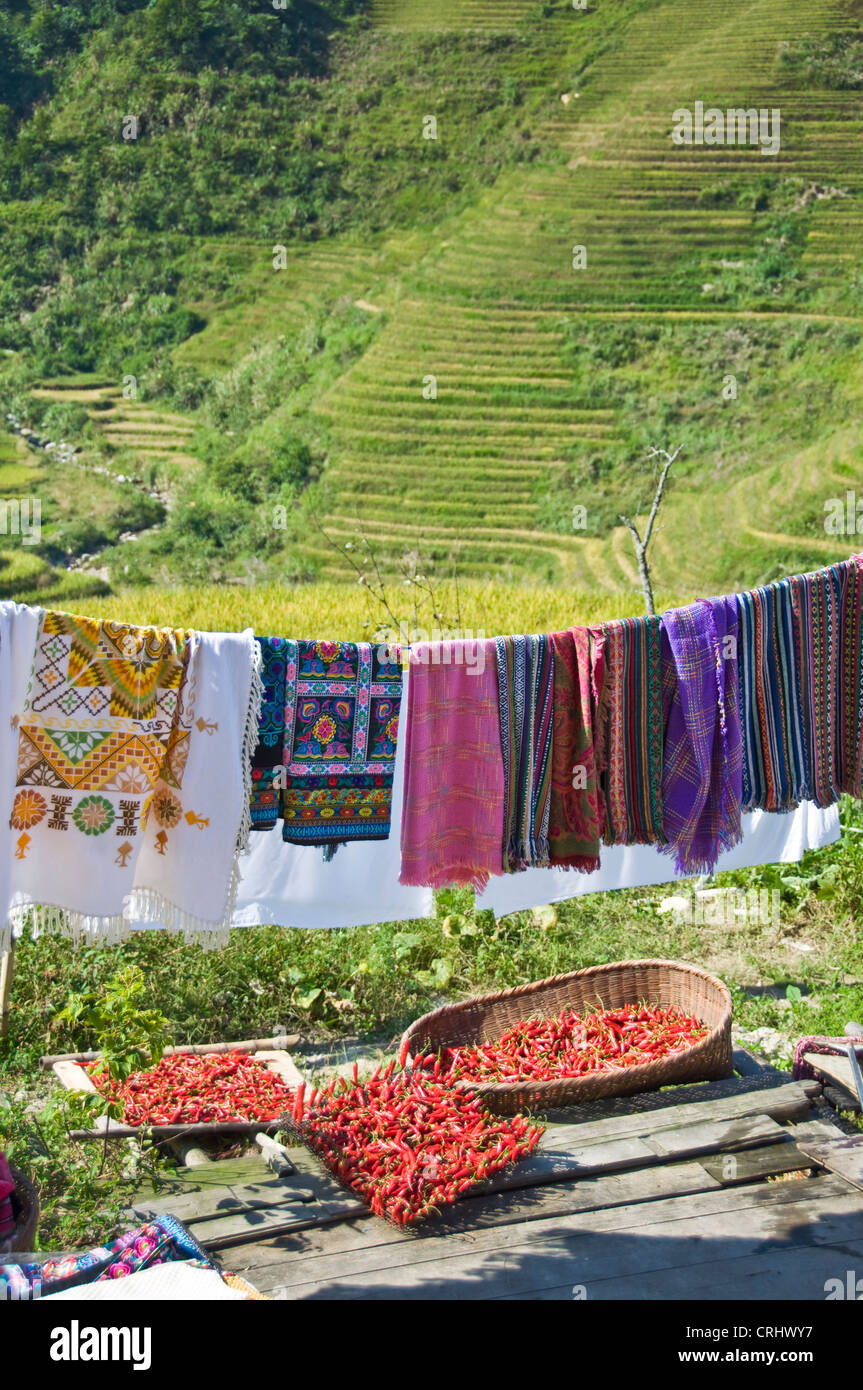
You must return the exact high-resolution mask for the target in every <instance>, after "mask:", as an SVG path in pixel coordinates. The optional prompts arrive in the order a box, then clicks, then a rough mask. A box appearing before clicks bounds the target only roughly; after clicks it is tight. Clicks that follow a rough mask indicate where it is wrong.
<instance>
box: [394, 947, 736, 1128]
mask: <svg viewBox="0 0 863 1390" xmlns="http://www.w3.org/2000/svg"><path fill="white" fill-rule="evenodd" d="M641 1000H644V1001H645V1002H647V1003H648V1004H659V1005H661V1006H662V1007H663V1008H666V1007H667V1006H668V1005H669V1004H677V1005H678V1006H679V1008H681V1009H682V1010H683V1012H684V1013H686V1014H694V1016H695V1017H696V1018H698V1019H700V1020H701V1022H702V1023H705V1024H706V1025H707V1027H708V1029H709V1031H708V1033H707V1035H706V1036H705V1037H704V1038H702V1039H701V1040H700V1042H697V1043H695V1045H694V1046H693V1047H690V1048H687V1050H686V1051H685V1052H682V1053H680V1054H679V1055H678V1056H675V1057H662V1058H660V1059H659V1060H658V1061H656V1062H646V1063H644V1065H643V1066H638V1067H626V1068H621V1070H620V1071H611V1072H593V1073H591V1074H590V1075H588V1076H574V1077H563V1078H560V1079H554V1080H551V1081H531V1082H524V1083H522V1082H518V1081H508V1082H501V1083H499V1084H489V1083H488V1082H480V1083H477V1084H473V1083H470V1082H460V1083H459V1085H460V1086H462V1087H463V1088H464V1089H465V1090H469V1091H472V1092H474V1093H475V1094H478V1095H481V1096H482V1097H483V1099H484V1101H485V1103H486V1105H487V1106H488V1108H489V1109H490V1110H494V1111H496V1112H497V1113H498V1114H502V1115H514V1114H515V1113H516V1112H517V1111H519V1110H531V1111H533V1112H534V1113H537V1112H541V1111H542V1110H544V1109H551V1108H555V1107H559V1106H567V1105H577V1104H578V1103H579V1101H585V1100H596V1099H598V1098H599V1097H601V1096H624V1095H633V1094H635V1093H636V1092H638V1091H655V1090H658V1089H659V1087H660V1086H668V1085H671V1084H672V1083H680V1082H684V1081H711V1080H714V1079H715V1078H718V1077H723V1076H731V1074H732V1072H733V1066H732V1060H731V995H730V993H729V992H728V989H727V988H726V986H725V985H724V984H723V983H722V981H721V980H717V979H716V977H715V976H713V975H708V974H707V972H706V971H705V970H699V969H698V968H697V966H694V965H683V964H681V963H680V962H677V961H670V960H629V961H619V962H616V963H615V964H612V965H595V966H591V967H590V969H588V970H575V971H573V972H572V973H571V974H569V975H555V976H553V977H552V978H551V979H548V980H537V981H536V982H535V983H533V984H529V985H518V986H516V987H515V988H514V989H505V990H501V991H500V993H498V994H484V995H481V996H479V997H478V998H476V999H467V1000H465V1001H464V1003H461V1004H448V1005H446V1007H444V1008H442V1009H435V1010H434V1012H433V1013H429V1014H425V1015H424V1016H423V1017H422V1018H418V1019H417V1020H416V1022H415V1023H412V1024H411V1026H410V1027H409V1028H408V1029H407V1031H406V1032H405V1034H404V1037H403V1039H402V1042H403V1043H404V1042H405V1040H406V1041H407V1044H408V1048H409V1050H410V1052H411V1053H417V1052H427V1051H434V1052H436V1051H437V1050H438V1049H439V1048H444V1047H459V1046H465V1045H470V1044H472V1043H478V1042H491V1041H493V1040H494V1039H495V1038H499V1037H500V1035H501V1033H503V1032H505V1030H506V1029H507V1028H510V1027H511V1026H512V1025H513V1024H514V1023H517V1022H518V1021H519V1020H520V1019H527V1018H537V1017H544V1018H547V1017H549V1016H552V1015H554V1014H558V1013H560V1011H561V1009H563V1008H565V1007H574V1008H576V1009H577V1010H578V1011H579V1012H580V1013H582V1012H584V1011H585V1010H588V1011H590V1010H591V1009H594V1008H597V1007H600V1008H606V1009H616V1008H622V1007H623V1005H625V1004H637V1003H639V1002H640V1001H641Z"/></svg>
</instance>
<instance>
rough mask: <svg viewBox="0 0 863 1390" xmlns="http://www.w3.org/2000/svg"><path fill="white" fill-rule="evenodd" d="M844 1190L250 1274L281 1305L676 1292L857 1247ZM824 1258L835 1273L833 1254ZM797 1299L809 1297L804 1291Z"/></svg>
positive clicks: (650, 1208) (773, 1190)
mask: <svg viewBox="0 0 863 1390" xmlns="http://www.w3.org/2000/svg"><path fill="white" fill-rule="evenodd" d="M852 1191H853V1189H850V1188H849V1187H848V1185H847V1184H845V1183H843V1182H841V1180H839V1179H836V1178H833V1177H826V1178H820V1179H817V1178H816V1179H808V1180H803V1181H800V1182H789V1183H777V1184H755V1185H749V1186H746V1187H742V1188H740V1187H732V1188H721V1189H719V1190H718V1191H717V1190H710V1191H706V1192H702V1193H698V1194H695V1195H692V1196H674V1197H672V1198H669V1199H663V1198H660V1199H658V1200H654V1201H650V1202H647V1203H642V1204H640V1205H638V1206H636V1207H632V1206H615V1207H611V1208H606V1209H603V1210H601V1211H598V1212H579V1213H578V1214H576V1215H566V1216H562V1217H554V1218H552V1219H551V1220H541V1221H537V1222H531V1223H530V1224H520V1225H506V1226H500V1227H494V1228H492V1229H489V1230H481V1231H477V1230H471V1231H470V1232H467V1233H464V1234H461V1233H458V1232H454V1233H450V1234H449V1235H448V1237H447V1238H446V1240H440V1239H434V1238H432V1239H426V1238H424V1237H419V1238H415V1239H414V1240H409V1241H404V1242H389V1243H388V1244H386V1245H377V1246H374V1247H372V1248H361V1249H358V1250H355V1251H347V1252H346V1251H339V1252H338V1254H335V1255H327V1254H325V1255H323V1256H320V1257H314V1256H310V1255H309V1254H308V1253H306V1255H305V1257H304V1258H303V1259H302V1260H297V1261H294V1262H293V1263H292V1264H291V1265H290V1266H289V1267H288V1268H287V1269H285V1270H284V1274H283V1275H282V1283H281V1284H280V1285H279V1284H278V1283H272V1282H271V1281H270V1280H268V1279H266V1278H262V1277H261V1276H262V1273H263V1271H262V1269H261V1268H259V1269H258V1270H257V1272H256V1279H255V1282H257V1283H258V1285H259V1286H260V1287H264V1288H271V1289H274V1290H278V1293H279V1295H280V1296H282V1297H287V1298H309V1297H321V1296H325V1297H327V1298H335V1299H342V1298H363V1299H370V1298H371V1299H380V1298H384V1299H389V1298H392V1297H399V1298H418V1299H425V1298H441V1297H446V1298H454V1297H457V1298H459V1299H477V1298H482V1299H485V1298H496V1297H511V1296H513V1295H516V1296H518V1295H526V1296H531V1295H535V1294H536V1293H537V1292H539V1291H542V1290H551V1289H555V1290H563V1289H568V1290H569V1292H568V1293H567V1294H565V1295H564V1294H560V1295H559V1296H566V1297H568V1298H572V1297H573V1292H572V1291H573V1288H574V1286H576V1285H584V1286H585V1287H586V1289H587V1292H588V1297H595V1296H598V1289H599V1284H600V1282H601V1281H602V1280H603V1279H606V1278H618V1277H620V1276H621V1275H623V1274H627V1273H629V1274H632V1275H633V1284H634V1286H636V1287H640V1288H641V1289H642V1290H646V1289H648V1288H649V1287H650V1286H651V1285H652V1286H653V1288H654V1290H655V1291H656V1294H657V1296H662V1294H661V1293H660V1292H659V1290H660V1289H661V1287H662V1285H661V1284H659V1283H658V1282H657V1281H658V1280H659V1278H660V1277H661V1276H667V1274H668V1273H669V1271H673V1272H674V1273H675V1277H676V1278H677V1279H678V1280H679V1286H680V1287H681V1289H685V1288H686V1286H687V1283H688V1282H691V1281H687V1280H686V1279H683V1278H681V1271H683V1270H686V1269H689V1270H690V1271H693V1270H694V1271H695V1272H696V1273H697V1272H698V1266H699V1265H703V1264H714V1265H715V1264H716V1263H717V1262H718V1261H732V1262H737V1261H741V1260H743V1259H746V1258H749V1257H751V1256H753V1255H757V1254H763V1253H764V1252H765V1250H767V1249H769V1248H777V1249H783V1248H784V1249H787V1248H791V1247H799V1246H802V1247H809V1246H811V1245H813V1244H819V1245H827V1244H836V1243H840V1242H842V1243H845V1242H852V1241H853V1242H857V1243H858V1244H859V1245H860V1248H861V1249H863V1204H861V1203H860V1201H859V1197H858V1195H857V1194H856V1192H854V1193H853V1196H849V1193H850V1192H852ZM831 1258H832V1263H833V1264H834V1265H835V1263H836V1258H837V1257H836V1253H835V1252H833V1253H832V1256H831ZM843 1258H844V1257H843ZM842 1268H844V1264H843V1265H842ZM834 1272H835V1271H834ZM726 1289H727V1283H726ZM665 1296H668V1295H667V1294H666V1295H665ZM681 1296H683V1295H681ZM726 1296H728V1294H727V1293H726ZM733 1296H738V1295H733ZM809 1296H810V1297H816V1296H818V1293H817V1292H816V1290H815V1288H813V1289H812V1290H811V1291H810V1294H809ZM821 1296H822V1297H823V1289H822V1291H821Z"/></svg>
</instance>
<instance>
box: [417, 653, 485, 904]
mask: <svg viewBox="0 0 863 1390" xmlns="http://www.w3.org/2000/svg"><path fill="white" fill-rule="evenodd" d="M503 834H504V776H503V760H502V757H501V733H500V716H499V713H498V685H497V667H496V657H495V648H494V643H493V642H491V641H488V642H486V641H456V642H438V643H428V642H422V643H419V644H418V645H417V646H415V647H412V648H411V655H410V681H409V684H408V703H407V721H406V729H405V800H404V809H403V812H402V826H401V848H402V861H401V862H402V868H401V882H402V883H404V884H410V885H415V886H417V887H431V888H446V887H448V886H449V885H451V884H461V885H463V886H467V887H471V886H472V887H476V888H480V889H481V888H482V887H483V886H484V885H485V884H486V883H487V882H488V877H489V874H499V873H502V872H503V860H502V849H503Z"/></svg>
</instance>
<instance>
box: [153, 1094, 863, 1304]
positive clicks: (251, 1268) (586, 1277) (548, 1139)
mask: <svg viewBox="0 0 863 1390" xmlns="http://www.w3.org/2000/svg"><path fill="white" fill-rule="evenodd" d="M777 1077H778V1079H776V1080H774V1082H773V1084H770V1085H768V1086H764V1085H762V1084H761V1083H762V1081H763V1079H764V1076H763V1073H762V1074H760V1075H757V1076H752V1077H749V1078H736V1079H735V1080H736V1081H738V1082H740V1083H741V1084H740V1085H737V1086H734V1087H733V1088H730V1087H729V1086H728V1083H726V1082H718V1083H713V1084H711V1086H710V1087H709V1088H708V1092H709V1093H707V1094H706V1093H705V1092H704V1090H702V1088H700V1087H692V1086H688V1087H678V1088H675V1091H674V1092H673V1093H670V1094H671V1095H672V1096H673V1099H674V1101H675V1103H674V1104H669V1103H666V1104H664V1105H661V1106H655V1107H649V1108H647V1109H645V1110H642V1109H639V1110H638V1111H634V1110H633V1108H632V1104H633V1102H632V1101H631V1100H630V1102H629V1110H628V1112H618V1113H614V1114H611V1115H608V1116H606V1117H605V1118H602V1119H599V1118H596V1117H595V1116H593V1117H590V1118H588V1117H585V1118H582V1119H580V1120H579V1121H578V1122H575V1123H574V1122H573V1111H569V1112H564V1113H565V1115H566V1120H567V1123H562V1124H555V1123H551V1124H550V1125H549V1126H548V1129H547V1131H546V1133H545V1135H544V1136H543V1139H542V1142H541V1145H540V1147H539V1149H538V1151H537V1153H536V1154H535V1155H533V1156H532V1157H531V1158H530V1159H529V1160H527V1161H526V1162H525V1163H523V1164H519V1165H516V1166H515V1167H514V1168H513V1169H512V1170H511V1171H510V1172H509V1173H506V1174H501V1175H498V1178H497V1179H496V1180H495V1181H494V1182H493V1183H490V1184H485V1185H484V1186H483V1188H482V1189H475V1190H474V1191H473V1192H472V1193H471V1194H470V1195H468V1196H467V1197H465V1199H463V1200H462V1201H461V1202H459V1203H458V1204H456V1205H455V1206H454V1207H452V1208H448V1209H446V1210H445V1211H444V1212H443V1213H442V1214H441V1215H440V1216H439V1217H438V1218H436V1219H434V1220H432V1221H429V1222H428V1223H426V1224H423V1225H422V1226H421V1227H419V1228H414V1229H411V1230H407V1231H404V1230H399V1229H396V1228H395V1227H392V1226H390V1225H389V1224H388V1223H387V1222H385V1221H382V1220H379V1219H378V1218H376V1217H373V1216H371V1215H370V1214H369V1213H368V1209H367V1208H366V1207H365V1205H364V1204H362V1203H360V1202H359V1201H357V1200H356V1199H355V1198H354V1197H353V1196H352V1195H351V1194H349V1193H347V1192H346V1191H345V1190H344V1189H343V1188H342V1187H341V1186H340V1185H339V1184H338V1183H336V1182H335V1180H334V1179H332V1178H331V1177H330V1176H329V1175H328V1174H327V1173H326V1172H325V1171H324V1169H323V1168H322V1167H321V1165H320V1163H319V1161H318V1160H317V1158H315V1157H314V1156H313V1155H312V1154H310V1153H309V1152H308V1151H307V1150H305V1149H304V1148H292V1149H291V1150H290V1160H291V1163H292V1165H293V1166H294V1169H295V1171H294V1173H293V1174H291V1175H287V1176H285V1177H283V1178H280V1177H277V1176H275V1175H273V1174H271V1173H269V1172H268V1171H267V1170H266V1168H265V1167H264V1164H263V1162H262V1160H261V1159H260V1157H259V1156H254V1157H252V1158H247V1159H243V1160H239V1161H237V1160H235V1161H233V1162H232V1163H231V1164H217V1163H214V1164H211V1165H209V1167H210V1168H211V1169H215V1170H221V1172H220V1173H219V1172H217V1173H215V1174H211V1173H209V1172H208V1171H207V1170H202V1169H195V1170H194V1171H193V1172H192V1173H191V1174H189V1175H186V1180H185V1181H184V1182H181V1183H178V1184H177V1187H176V1190H175V1192H174V1193H169V1194H160V1196H159V1198H158V1199H156V1200H157V1203H158V1206H159V1208H160V1209H162V1210H173V1211H174V1212H175V1214H176V1215H178V1216H180V1218H181V1219H186V1220H189V1221H190V1222H191V1224H192V1229H193V1230H194V1232H195V1234H196V1235H197V1237H198V1238H199V1239H200V1240H201V1241H202V1242H203V1243H204V1244H205V1245H206V1246H207V1247H208V1248H210V1249H213V1250H216V1251H218V1250H225V1251H226V1253H225V1256H224V1259H225V1263H226V1265H227V1266H228V1267H229V1268H231V1269H233V1270H235V1271H236V1272H237V1273H243V1274H246V1275H247V1276H248V1277H249V1278H250V1279H251V1280H252V1282H253V1283H254V1284H255V1285H256V1286H257V1287H258V1288H260V1289H261V1290H262V1291H265V1292H271V1293H274V1294H275V1296H276V1297H279V1298H286V1299H287V1298H290V1299H294V1298H297V1299H303V1298H324V1299H331V1298H332V1299H353V1298H376V1299H389V1298H413V1299H426V1298H442V1299H461V1298H474V1299H476V1298H482V1299H485V1298H500V1299H513V1298H514V1299H525V1298H542V1299H555V1298H567V1299H571V1298H573V1296H576V1297H579V1296H581V1295H580V1294H579V1292H578V1289H580V1288H581V1287H582V1286H584V1289H585V1290H586V1295H587V1297H588V1298H603V1299H605V1298H627V1297H640V1298H677V1297H679V1298H689V1297H695V1298H700V1299H705V1300H706V1299H711V1298H723V1297H724V1298H728V1297H734V1298H738V1297H741V1296H747V1297H752V1298H766V1297H780V1298H823V1297H824V1292H823V1286H824V1282H825V1280H826V1279H827V1278H829V1277H834V1276H835V1275H836V1274H837V1271H838V1272H839V1273H840V1274H841V1271H842V1270H844V1269H845V1267H846V1265H847V1261H848V1258H849V1257H852V1258H853V1257H854V1256H855V1255H856V1254H857V1252H858V1250H859V1252H860V1254H861V1258H863V1197H861V1194H860V1191H859V1190H858V1188H857V1187H856V1186H853V1185H851V1184H850V1183H849V1182H847V1181H845V1180H844V1178H842V1177H841V1176H838V1175H836V1174H833V1173H824V1172H823V1170H822V1168H820V1167H818V1168H816V1172H815V1175H814V1176H809V1177H807V1176H801V1173H805V1172H806V1171H807V1170H810V1169H812V1168H813V1167H815V1166H816V1165H815V1160H814V1159H813V1158H811V1157H809V1156H808V1150H810V1149H812V1148H814V1146H821V1147H830V1146H831V1145H832V1144H833V1143H834V1142H835V1141H837V1140H839V1139H841V1138H842V1131H841V1130H839V1129H838V1128H837V1126H835V1125H832V1124H827V1123H825V1122H824V1121H823V1120H821V1119H819V1118H817V1117H816V1113H815V1111H814V1110H813V1108H812V1104H811V1098H812V1097H813V1096H816V1095H818V1094H819V1093H820V1089H821V1088H820V1086H819V1085H818V1084H817V1083H812V1082H791V1081H789V1079H788V1074H787V1073H784V1074H781V1073H780V1074H777ZM681 1093H683V1096H684V1097H685V1098H683V1099H681ZM693 1093H697V1095H693ZM661 1094H662V1095H667V1094H669V1093H661ZM636 1099H637V1100H638V1101H642V1100H644V1099H645V1097H637V1098H636ZM578 1113H579V1115H581V1113H582V1108H581V1107H579V1108H578ZM792 1121H797V1123H792ZM255 1165H257V1168H256V1167H255ZM788 1175H791V1176H790V1177H789V1176H788ZM778 1177H783V1178H786V1179H787V1180H785V1181H781V1182H767V1181H765V1179H767V1178H778ZM154 1205H155V1204H154V1203H149V1206H150V1208H151V1209H153V1207H154ZM147 1206H148V1203H147V1201H146V1199H144V1198H142V1199H141V1200H140V1201H139V1204H138V1205H137V1207H136V1210H137V1211H138V1212H139V1213H140V1214H143V1213H144V1211H145V1209H146V1208H147ZM184 1213H185V1215H184ZM840 1267H841V1268H840ZM742 1288H745V1289H746V1290H747V1293H746V1295H741V1293H740V1290H741V1289H742ZM574 1290H576V1292H575V1295H574V1292H573V1291H574Z"/></svg>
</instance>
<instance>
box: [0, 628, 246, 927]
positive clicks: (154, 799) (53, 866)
mask: <svg viewBox="0 0 863 1390" xmlns="http://www.w3.org/2000/svg"><path fill="white" fill-rule="evenodd" d="M7 609H11V605H7ZM23 611H26V610H23ZM2 616H3V619H4V621H3V623H2V624H0V653H1V652H2V647H3V644H2V637H3V635H4V628H5V629H9V630H11V632H12V636H13V638H14V637H15V634H16V632H17V629H18V627H19V625H20V628H21V638H20V640H17V639H16V640H15V641H14V642H13V643H11V644H10V648H11V651H12V653H13V655H12V656H11V657H10V658H9V660H10V661H11V662H12V663H13V664H14V665H15V666H16V668H20V666H21V664H22V662H23V660H24V658H23V657H22V656H21V655H19V656H17V657H16V656H15V655H14V653H15V652H21V651H23V649H24V647H25V646H26V642H25V640H24V635H25V631H26V623H25V620H24V618H23V616H22V613H20V612H6V613H5V614H3V615H2ZM36 616H37V619H38V621H37V632H36V640H35V654H34V655H33V660H32V674H31V675H30V681H29V689H27V694H26V700H21V699H20V684H21V673H20V669H16V671H15V672H14V680H13V687H12V688H14V690H15V692H16V693H15V695H14V697H13V698H14V708H15V709H16V711H20V714H19V715H18V719H17V723H18V728H17V730H16V735H17V768H16V775H15V783H14V786H13V788H12V789H11V792H10V788H9V776H8V763H9V750H8V748H5V747H4V748H0V791H2V794H3V795H4V796H5V799H6V801H7V803H8V802H9V800H10V797H11V806H12V810H11V830H10V832H9V834H8V835H7V836H6V837H5V838H6V841H7V843H6V853H5V854H4V855H2V856H0V859H2V860H3V862H4V864H5V865H6V866H8V869H7V881H6V883H4V882H3V879H2V876H0V893H4V894H5V901H6V903H7V904H9V916H8V920H9V921H11V922H12V924H13V925H16V926H19V927H20V926H21V925H22V924H23V922H24V921H26V920H30V921H31V922H32V923H33V924H34V925H35V927H36V928H37V930H38V929H39V928H43V927H49V926H50V927H55V928H57V929H58V930H60V931H62V932H64V933H65V934H67V935H70V936H72V937H73V938H76V939H81V938H83V939H88V938H98V939H103V940H108V941H111V940H118V939H120V938H121V937H123V936H125V935H126V934H127V933H128V932H129V931H132V930H134V929H135V927H137V926H139V925H144V924H149V925H161V926H165V927H168V928H170V929H173V930H181V931H184V932H186V933H187V934H190V935H192V936H194V937H196V938H200V937H202V936H204V937H208V938H209V940H208V944H214V943H215V941H216V940H220V939H224V937H225V935H226V933H227V929H228V926H229V925H230V920H231V913H232V910H233V901H234V894H235V892H236V883H237V870H236V856H237V853H238V851H239V849H240V848H241V847H242V846H243V845H244V844H245V843H246V841H247V838H248V804H249V787H250V764H251V751H252V748H253V747H254V741H255V738H256V736H257V719H258V711H259V708H260V698H261V684H260V675H259V667H260V651H259V648H258V645H257V643H256V642H255V639H254V634H253V633H252V631H251V629H248V630H247V631H246V632H244V633H241V634H213V633H206V634H198V633H189V632H186V631H181V630H173V629H152V628H150V629H140V628H130V627H128V626H125V625H122V624H116V623H99V622H96V621H94V620H91V619H82V618H74V617H72V616H71V615H69V614H60V613H48V614H44V613H40V614H38V615H36ZM4 660H5V658H4V657H3V656H2V655H0V663H2V662H3V661H4ZM4 733H5V731H4ZM4 773H5V780H4ZM6 824H7V825H9V824H10V822H9V821H8V820H7V821H6ZM0 874H2V870H0Z"/></svg>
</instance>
